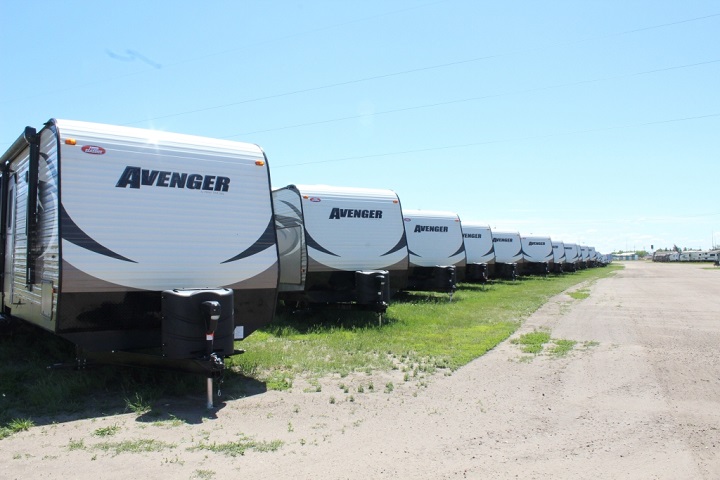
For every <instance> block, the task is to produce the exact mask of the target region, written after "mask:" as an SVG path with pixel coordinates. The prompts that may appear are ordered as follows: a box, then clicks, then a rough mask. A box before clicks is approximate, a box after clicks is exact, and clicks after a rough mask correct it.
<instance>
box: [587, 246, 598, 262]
mask: <svg viewBox="0 0 720 480" xmlns="http://www.w3.org/2000/svg"><path fill="white" fill-rule="evenodd" d="M588 256H589V261H588V262H589V264H590V266H591V267H597V266H599V265H600V259H599V255H598V253H597V252H596V251H595V247H588Z"/></svg>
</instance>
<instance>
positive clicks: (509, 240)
mask: <svg viewBox="0 0 720 480" xmlns="http://www.w3.org/2000/svg"><path fill="white" fill-rule="evenodd" d="M512 241H513V239H512V238H498V237H494V238H493V243H495V242H508V243H512Z"/></svg>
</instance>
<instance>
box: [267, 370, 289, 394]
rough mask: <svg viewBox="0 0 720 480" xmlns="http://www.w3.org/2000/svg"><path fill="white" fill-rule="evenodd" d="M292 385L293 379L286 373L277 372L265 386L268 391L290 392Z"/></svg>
mask: <svg viewBox="0 0 720 480" xmlns="http://www.w3.org/2000/svg"><path fill="white" fill-rule="evenodd" d="M292 384H293V381H292V378H290V377H289V376H288V375H287V374H285V373H284V372H276V373H274V374H273V375H272V376H270V378H268V379H267V380H266V381H265V386H266V387H267V389H268V390H280V391H283V390H290V389H291V388H292Z"/></svg>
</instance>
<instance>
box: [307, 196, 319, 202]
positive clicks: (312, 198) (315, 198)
mask: <svg viewBox="0 0 720 480" xmlns="http://www.w3.org/2000/svg"><path fill="white" fill-rule="evenodd" d="M308 200H310V201H311V202H315V203H317V202H319V201H320V199H319V198H318V197H310V198H308Z"/></svg>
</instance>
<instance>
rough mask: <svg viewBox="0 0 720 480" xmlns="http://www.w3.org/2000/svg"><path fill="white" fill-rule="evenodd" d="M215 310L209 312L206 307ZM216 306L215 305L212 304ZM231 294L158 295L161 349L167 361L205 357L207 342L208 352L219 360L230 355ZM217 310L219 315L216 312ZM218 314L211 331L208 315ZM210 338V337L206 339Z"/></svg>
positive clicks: (185, 292)
mask: <svg viewBox="0 0 720 480" xmlns="http://www.w3.org/2000/svg"><path fill="white" fill-rule="evenodd" d="M203 302H211V304H212V305H214V306H215V307H217V304H219V307H220V308H219V309H217V308H215V309H212V311H210V310H209V309H208V308H207V306H208V305H209V303H206V305H205V307H203V306H202V305H203ZM215 302H216V303H215ZM233 305H234V302H233V291H232V290H230V289H228V288H194V289H190V288H189V289H174V290H165V291H164V292H162V346H163V355H164V356H165V357H167V358H174V359H181V358H200V357H203V356H205V355H207V353H208V352H207V346H208V343H209V340H208V338H212V352H214V353H216V354H218V355H219V356H221V357H223V356H227V355H231V354H232V353H233V351H234V348H235V344H234V330H235V320H234V317H235V314H234V307H233ZM218 310H219V312H218ZM217 313H219V314H220V317H219V319H217V324H216V325H217V326H215V327H214V328H215V331H214V332H211V330H212V328H213V326H214V322H213V321H212V320H211V319H210V318H209V317H210V315H211V314H217ZM210 334H212V335H210Z"/></svg>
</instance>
